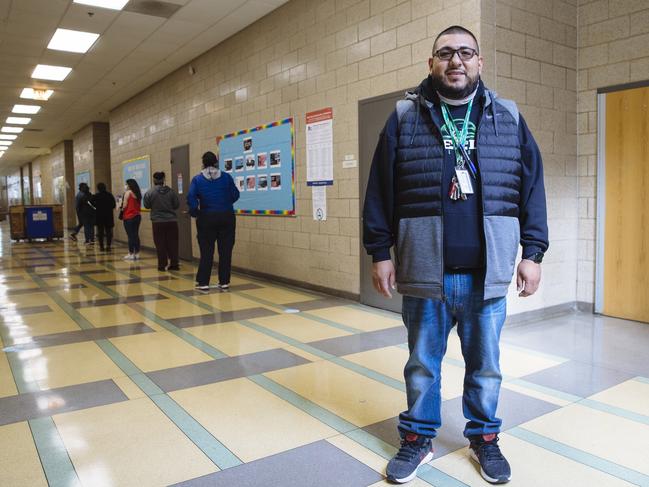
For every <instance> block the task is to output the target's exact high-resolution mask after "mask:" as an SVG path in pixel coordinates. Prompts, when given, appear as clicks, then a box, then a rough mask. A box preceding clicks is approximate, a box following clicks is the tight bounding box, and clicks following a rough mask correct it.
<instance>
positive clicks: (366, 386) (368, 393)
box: [265, 361, 406, 426]
mask: <svg viewBox="0 0 649 487" xmlns="http://www.w3.org/2000/svg"><path fill="white" fill-rule="evenodd" d="M265 375H266V376H268V377H269V378H270V379H272V380H274V381H276V382H278V383H280V384H282V385H283V386H284V387H288V388H289V389H291V390H293V391H295V392H297V393H298V394H300V395H301V396H303V397H307V398H309V400H311V401H313V402H315V403H316V404H319V405H320V406H322V407H324V408H325V409H328V410H329V411H331V412H333V413H335V414H337V415H338V416H340V417H342V418H344V419H346V420H347V421H349V422H351V423H353V424H355V425H357V426H367V425H369V424H373V423H376V422H378V421H382V420H385V419H388V418H393V417H394V416H396V415H398V414H399V413H400V412H401V411H403V410H404V409H405V408H406V394H405V393H404V392H401V391H397V390H396V389H393V388H391V387H389V386H386V385H383V384H381V383H379V382H376V381H374V380H372V379H369V378H367V377H364V376H362V375H360V374H357V373H355V372H352V371H351V370H347V369H345V368H343V367H340V366H338V365H336V364H333V363H331V362H326V361H323V362H316V363H313V364H306V365H300V366H298V367H292V368H290V369H283V370H278V371H274V372H268V373H266V374H265Z"/></svg>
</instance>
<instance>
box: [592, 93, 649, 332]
mask: <svg viewBox="0 0 649 487" xmlns="http://www.w3.org/2000/svg"><path fill="white" fill-rule="evenodd" d="M605 154H606V199H605V205H606V211H605V213H606V215H605V244H604V296H603V298H604V299H603V305H604V306H603V313H604V314H606V315H610V316H616V317H619V318H626V319H630V320H636V321H644V322H647V323H649V87H647V88H637V89H631V90H624V91H618V92H613V93H609V94H607V95H606V152H605Z"/></svg>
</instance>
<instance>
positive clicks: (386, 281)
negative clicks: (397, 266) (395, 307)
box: [372, 260, 395, 298]
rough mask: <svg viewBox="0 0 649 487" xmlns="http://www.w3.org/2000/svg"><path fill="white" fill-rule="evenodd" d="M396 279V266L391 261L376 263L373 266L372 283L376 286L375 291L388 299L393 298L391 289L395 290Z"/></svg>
mask: <svg viewBox="0 0 649 487" xmlns="http://www.w3.org/2000/svg"><path fill="white" fill-rule="evenodd" d="M394 279H395V272H394V264H393V263H392V261H391V260H384V261H382V262H374V263H373V264H372V283H373V284H374V289H376V291H377V292H378V293H380V294H382V295H383V296H385V297H386V298H391V297H392V293H391V292H390V289H395V285H394Z"/></svg>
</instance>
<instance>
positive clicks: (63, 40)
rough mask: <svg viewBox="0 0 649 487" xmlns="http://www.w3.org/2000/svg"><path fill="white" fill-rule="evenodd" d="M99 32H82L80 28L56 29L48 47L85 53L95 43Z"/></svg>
mask: <svg viewBox="0 0 649 487" xmlns="http://www.w3.org/2000/svg"><path fill="white" fill-rule="evenodd" d="M98 37H99V34H93V33H92V32H82V31H80V30H68V29H56V32H55V33H54V35H53V36H52V39H51V40H50V43H49V44H48V45H47V48H48V49H53V50H55V51H68V52H78V53H82V54H85V53H86V52H88V49H90V48H91V47H92V45H93V44H94V43H95V41H96V40H97V38H98Z"/></svg>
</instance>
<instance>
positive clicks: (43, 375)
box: [17, 342, 125, 389]
mask: <svg viewBox="0 0 649 487" xmlns="http://www.w3.org/2000/svg"><path fill="white" fill-rule="evenodd" d="M17 355H18V358H19V359H21V360H22V361H23V369H24V371H25V380H26V381H27V382H37V383H38V385H39V386H40V388H41V389H55V388H57V387H64V386H70V385H74V384H83V383H86V382H95V381H99V380H105V379H111V378H113V377H121V376H123V375H125V374H124V372H123V371H122V370H120V368H119V367H117V366H116V365H115V364H114V363H113V362H112V361H111V360H110V359H109V358H108V356H107V355H106V354H105V353H104V352H103V351H102V350H101V348H99V346H97V345H96V344H95V343H94V342H83V343H72V344H69V345H59V346H56V347H47V348H42V349H41V348H36V349H33V350H25V351H22V352H17Z"/></svg>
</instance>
